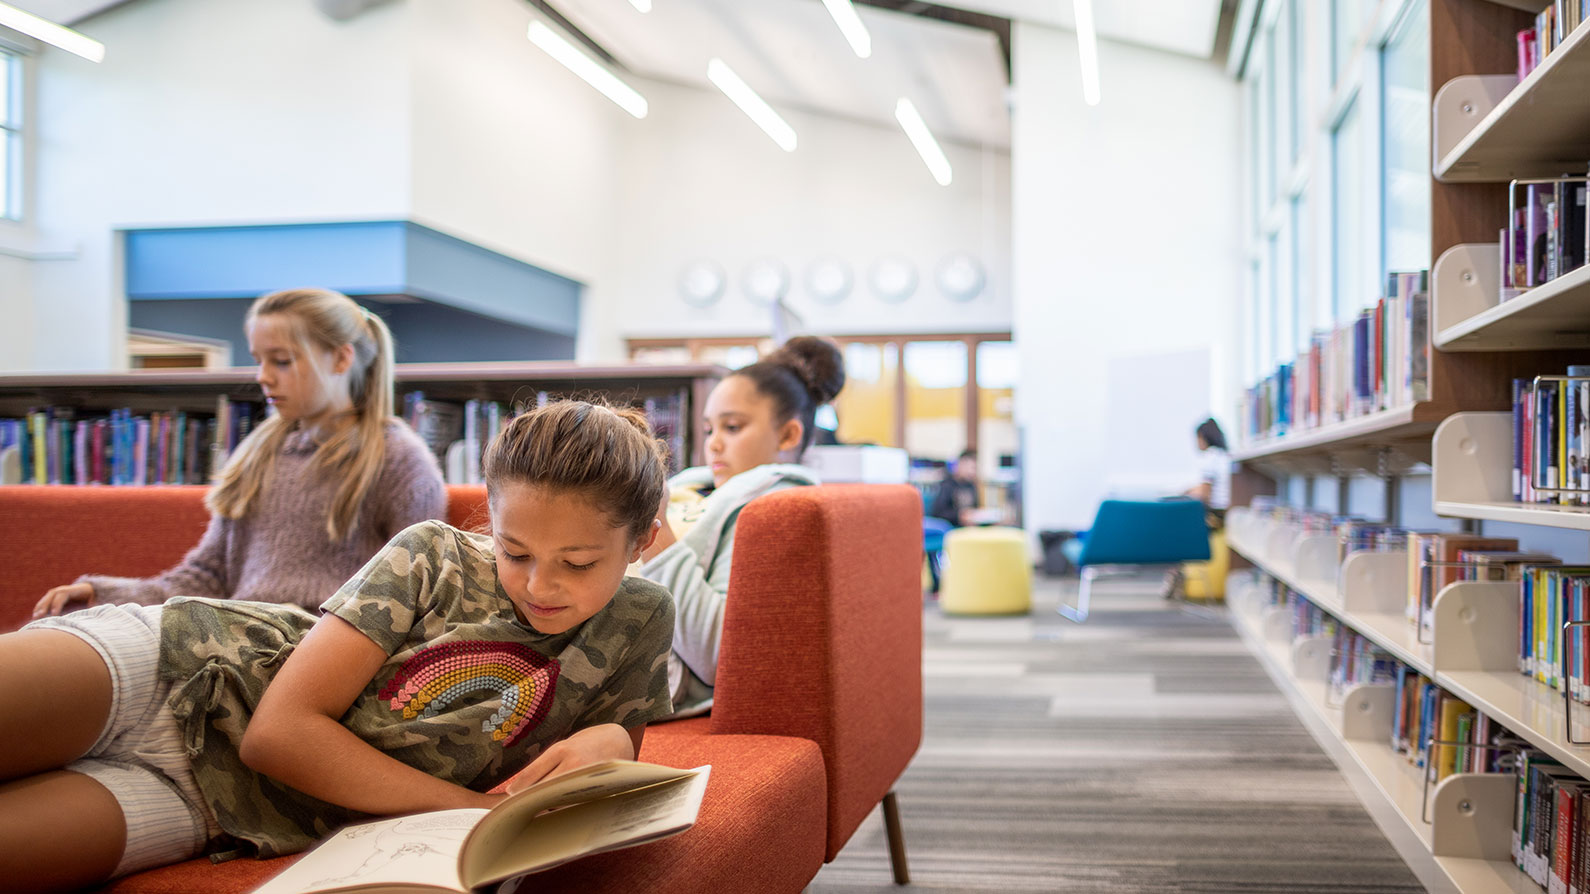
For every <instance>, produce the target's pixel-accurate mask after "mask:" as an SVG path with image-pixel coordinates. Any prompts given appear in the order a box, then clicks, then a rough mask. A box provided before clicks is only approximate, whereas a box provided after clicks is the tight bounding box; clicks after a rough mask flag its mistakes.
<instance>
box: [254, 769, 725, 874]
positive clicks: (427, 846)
mask: <svg viewBox="0 0 1590 894" xmlns="http://www.w3.org/2000/svg"><path fill="white" fill-rule="evenodd" d="M711 769H712V768H711V767H697V768H696V769H694V770H677V769H674V768H673V767H662V766H658V765H656V764H647V763H638V762H636V761H620V760H613V761H603V762H601V763H596V764H591V765H590V766H588V767H581V768H580V769H578V770H575V771H573V772H572V773H567V774H565V775H562V776H557V777H554V778H552V779H547V780H544V781H542V782H538V783H536V784H535V785H533V786H531V787H530V788H527V789H525V790H524V791H522V792H519V793H518V794H516V795H513V796H511V797H509V798H508V799H507V800H505V801H503V802H502V803H501V804H498V805H497V806H496V807H493V808H492V809H491V810H478V809H462V810H438V811H433V812H431V813H416V814H412V815H410V816H399V817H392V818H390V819H384V820H378V821H376V822H371V823H362V824H360V825H357V826H348V827H346V828H343V829H341V830H339V831H338V832H336V833H335V834H333V835H332V836H331V837H329V838H327V839H326V840H325V841H323V842H321V843H320V844H318V845H316V846H315V848H314V850H311V851H310V852H309V853H307V854H305V855H304V856H303V858H302V859H300V860H298V861H297V862H296V863H294V864H293V865H291V866H289V867H287V869H285V870H283V871H282V873H281V874H280V875H278V876H276V877H275V878H273V879H271V880H270V881H268V882H266V883H265V884H263V885H261V886H260V887H258V888H256V889H254V892H253V894H311V892H331V891H361V892H377V891H391V892H429V891H438V890H441V891H457V892H469V891H471V890H475V889H477V888H480V887H482V886H484V885H490V884H493V883H495V882H499V881H502V880H503V879H507V878H512V877H514V876H516V875H524V874H526V873H531V872H540V871H541V870H543V869H551V868H552V867H553V866H557V865H558V864H560V863H567V862H568V861H570V860H573V859H576V858H578V857H583V856H586V855H587V854H596V853H601V852H602V851H611V850H618V849H620V848H625V847H630V846H632V845H636V844H643V843H645V842H648V841H656V840H657V839H659V838H667V837H668V836H670V835H677V834H679V833H680V832H683V831H685V830H686V829H688V828H690V827H691V826H692V825H694V824H695V821H696V813H697V812H698V811H699V810H700V809H701V798H702V795H704V794H705V793H706V790H707V775H708V773H709V772H710V771H711Z"/></svg>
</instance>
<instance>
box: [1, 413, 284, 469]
mask: <svg viewBox="0 0 1590 894" xmlns="http://www.w3.org/2000/svg"><path fill="white" fill-rule="evenodd" d="M217 413H218V415H217V416H216V417H207V416H204V415H202V414H190V413H187V412H185V411H181V410H173V411H170V412H154V413H149V414H147V415H138V416H135V415H134V414H133V412H132V411H131V410H129V409H126V408H120V409H113V410H109V411H105V412H104V413H103V415H101V414H97V413H93V412H90V411H86V410H81V409H76V408H72V407H42V408H39V409H35V410H31V411H29V412H28V414H27V415H26V416H24V417H21V418H13V419H0V484H116V485H143V484H204V483H206V482H208V481H209V480H210V477H211V476H212V474H213V473H214V472H215V471H216V470H217V469H218V468H219V466H220V464H223V463H224V462H225V461H226V458H227V457H228V456H229V455H230V454H231V451H232V449H234V448H235V447H236V446H237V442H238V440H240V439H241V437H242V436H244V435H246V434H247V432H248V429H249V426H250V424H251V422H250V420H251V419H252V417H253V414H254V409H253V407H252V406H251V405H248V404H245V403H238V402H235V401H230V400H227V399H225V398H223V399H222V400H221V403H220V404H219V405H218V408H217ZM203 445H210V447H209V449H205V447H204V446H203Z"/></svg>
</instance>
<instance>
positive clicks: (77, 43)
mask: <svg viewBox="0 0 1590 894" xmlns="http://www.w3.org/2000/svg"><path fill="white" fill-rule="evenodd" d="M0 25H4V26H5V27H7V28H10V29H11V30H12V31H20V32H22V33H23V34H26V35H27V36H29V37H33V38H37V39H39V40H42V41H44V42H45V43H47V44H49V45H50V46H52V47H58V48H60V49H63V50H65V51H67V52H68V53H76V54H77V55H79V56H82V57H83V58H84V59H87V60H88V61H90V62H103V61H105V45H104V44H102V43H100V42H99V41H97V40H95V39H93V38H92V37H87V36H85V35H82V34H79V33H77V32H76V31H73V30H72V29H70V28H63V27H61V26H60V25H57V24H55V23H54V22H52V21H49V20H48V19H41V18H39V17H38V16H36V15H34V14H33V13H31V12H23V11H22V10H20V9H17V8H16V7H15V6H12V5H11V4H9V3H0Z"/></svg>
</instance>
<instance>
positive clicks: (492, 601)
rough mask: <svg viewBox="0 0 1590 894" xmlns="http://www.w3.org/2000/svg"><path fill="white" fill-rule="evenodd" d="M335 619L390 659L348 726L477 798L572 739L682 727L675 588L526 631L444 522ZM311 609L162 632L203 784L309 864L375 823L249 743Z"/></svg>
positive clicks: (643, 590) (238, 605)
mask: <svg viewBox="0 0 1590 894" xmlns="http://www.w3.org/2000/svg"><path fill="white" fill-rule="evenodd" d="M321 608H322V610H323V611H325V612H327V613H330V614H334V615H336V616H337V617H339V618H342V619H343V620H345V621H347V622H348V623H350V624H352V625H353V626H354V627H357V628H358V629H359V630H360V631H361V632H363V633H364V634H365V635H366V636H368V637H370V639H371V640H373V641H374V642H375V643H376V644H377V645H379V646H380V647H381V648H382V649H384V650H386V652H387V654H388V655H389V656H390V657H389V658H388V659H387V661H386V663H385V664H383V665H382V666H381V669H380V670H379V671H377V672H376V674H375V677H374V678H372V679H371V680H370V683H369V685H367V686H365V688H364V691H363V692H362V693H360V694H359V696H358V698H356V699H355V700H354V702H353V704H352V706H350V707H349V708H348V711H347V713H346V714H344V715H343V716H342V723H343V725H344V726H346V727H348V729H350V730H352V731H353V732H354V734H355V735H357V736H358V737H359V738H360V739H363V740H364V741H365V742H368V743H370V744H371V745H373V746H375V747H376V748H378V749H380V750H381V751H383V752H385V753H386V754H388V755H391V756H392V757H395V758H397V759H398V760H400V761H402V762H404V763H406V764H408V765H409V766H412V767H416V768H418V769H421V770H424V771H425V772H427V773H430V774H432V775H434V776H437V777H440V778H442V779H446V780H448V781H450V782H454V783H457V784H458V785H463V786H467V787H469V788H471V789H475V790H476V791H485V790H487V789H490V788H492V787H493V786H495V785H497V784H498V783H500V782H502V781H503V780H505V779H507V778H508V777H510V776H512V775H513V773H514V772H515V771H517V770H519V769H520V768H522V767H523V766H524V765H525V764H526V763H528V762H529V761H531V760H533V759H534V758H535V757H536V755H538V754H540V753H541V750H542V749H543V748H544V747H546V746H547V745H550V744H552V743H554V742H556V741H558V740H560V739H563V738H565V737H567V736H568V735H569V734H570V733H573V732H575V731H577V730H580V729H583V728H585V727H589V726H595V725H598V724H602V723H617V724H619V725H621V726H624V727H627V728H633V727H635V726H638V725H640V724H644V723H647V722H649V721H652V720H657V719H659V718H662V717H666V716H668V714H669V711H670V707H669V698H668V680H667V670H666V659H667V656H668V651H669V647H670V644H671V642H672V638H673V600H672V599H671V598H670V597H669V595H668V591H667V590H665V589H663V588H662V587H659V586H658V585H656V584H653V583H650V582H648V581H644V580H640V579H638V578H630V577H626V578H625V579H624V582H623V584H622V585H621V586H620V587H619V590H618V592H617V594H615V595H614V597H613V599H612V601H611V602H609V603H608V604H607V606H606V607H605V608H603V609H602V610H601V611H599V612H597V613H596V614H595V615H593V616H592V617H591V618H590V619H589V620H587V621H586V622H585V623H583V624H581V625H579V626H578V627H575V628H574V629H573V630H569V631H566V632H564V633H559V634H553V635H549V634H542V633H537V632H536V631H535V630H534V629H533V628H531V627H529V626H528V625H525V624H522V623H520V622H519V620H518V619H517V617H516V616H515V615H514V610H513V605H512V603H511V602H509V600H508V597H507V596H506V595H505V594H504V593H503V591H502V587H501V585H500V584H499V583H498V580H497V568H496V562H495V557H494V555H493V553H492V547H491V540H490V538H488V537H485V536H482V535H479V534H469V533H465V532H463V531H460V530H458V529H456V528H452V527H449V526H447V525H445V524H442V523H441V522H434V521H432V522H422V523H420V524H417V525H414V526H413V527H410V528H408V529H406V530H404V531H403V532H401V533H400V534H398V535H397V536H396V537H395V538H393V540H392V542H391V543H390V544H388V545H387V546H386V548H385V549H383V550H382V551H381V552H380V553H378V554H376V556H375V558H373V559H371V560H370V561H369V563H368V564H366V565H365V566H364V568H363V569H362V570H361V571H360V572H359V573H358V574H357V575H355V576H354V577H353V579H352V580H350V581H348V583H346V584H344V585H343V587H342V589H341V590H339V591H337V594H336V595H335V596H333V597H332V598H331V599H330V600H328V601H327V602H326V603H325V604H324V605H323V606H321ZM314 623H315V616H314V615H312V614H310V613H309V612H306V611H304V610H303V609H301V608H296V607H294V606H288V605H268V604H265V603H256V602H239V601H235V600H213V599H173V600H171V601H170V602H168V603H166V606H165V611H164V612H163V613H162V619H161V631H160V633H161V665H160V670H161V676H162V678H163V679H167V680H171V681H174V682H175V684H176V685H175V687H174V688H173V691H172V697H171V708H172V711H173V713H174V714H176V717H177V720H178V722H179V724H180V725H181V728H182V730H183V735H184V737H185V739H186V743H187V747H188V754H189V756H190V757H191V758H192V761H193V771H194V775H195V777H196V778H197V781H198V785H199V788H200V790H201V791H202V792H203V793H204V797H205V799H206V801H208V802H209V804H210V807H211V808H212V809H213V810H214V811H215V816H216V819H217V821H218V822H219V823H220V825H221V828H222V829H224V830H225V831H226V832H227V833H228V834H230V835H232V836H233V837H235V838H238V839H242V840H244V841H249V842H253V843H254V844H255V845H256V846H257V847H258V849H259V853H260V854H261V855H262V856H274V855H277V854H287V853H293V852H295V851H299V850H302V849H304V848H305V847H307V846H309V845H310V844H312V843H314V842H315V841H316V840H318V839H319V838H321V837H322V836H324V835H325V834H327V833H328V832H330V831H332V830H334V829H336V828H337V827H339V826H342V825H345V824H347V823H348V822H350V821H353V820H357V819H361V818H363V814H360V813H358V812H356V811H352V810H349V809H347V808H344V807H338V806H336V805H333V804H328V803H326V802H324V801H321V800H318V799H316V798H312V797H310V796H309V795H306V794H304V793H302V792H300V791H298V790H296V789H293V788H290V787H288V786H286V785H283V784H282V783H279V782H277V781H275V780H273V779H271V778H269V777H267V776H263V775H261V774H259V773H256V772H254V771H253V770H250V769H249V768H248V767H246V766H244V764H243V762H242V761H241V760H240V759H239V758H238V746H239V744H240V743H241V742H242V739H243V732H244V730H245V729H246V728H247V726H248V720H249V717H250V716H251V715H252V714H253V711H254V709H255V708H256V706H258V705H259V700H260V696H261V695H262V694H263V693H264V691H265V687H266V685H267V684H269V683H270V681H271V679H272V678H273V677H274V676H275V674H276V671H277V669H279V668H280V667H281V665H282V663H283V662H284V661H286V660H287V657H288V655H290V654H291V653H292V650H293V647H294V646H295V645H297V643H298V642H299V641H300V640H302V639H303V636H304V634H306V633H308V632H309V629H310V628H311V627H313V626H314Z"/></svg>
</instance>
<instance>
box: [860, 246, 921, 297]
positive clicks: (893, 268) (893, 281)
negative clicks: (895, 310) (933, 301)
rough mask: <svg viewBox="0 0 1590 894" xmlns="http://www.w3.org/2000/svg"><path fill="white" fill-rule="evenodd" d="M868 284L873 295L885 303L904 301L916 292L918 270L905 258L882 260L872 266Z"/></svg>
mask: <svg viewBox="0 0 1590 894" xmlns="http://www.w3.org/2000/svg"><path fill="white" fill-rule="evenodd" d="M868 282H869V284H870V285H871V286H872V293H873V294H874V295H877V296H878V297H879V298H882V299H883V300H884V301H889V302H899V301H904V300H905V299H907V298H910V297H911V294H912V293H913V292H915V291H916V268H915V267H913V266H911V262H910V261H907V260H906V259H905V258H901V257H888V258H882V259H880V260H879V261H878V262H877V263H876V264H873V265H872V273H871V275H870V277H869V278H868Z"/></svg>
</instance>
